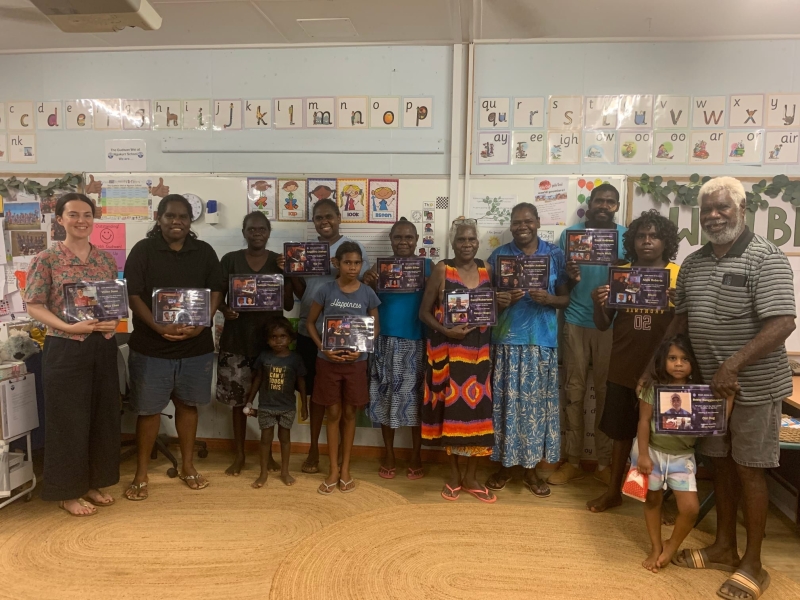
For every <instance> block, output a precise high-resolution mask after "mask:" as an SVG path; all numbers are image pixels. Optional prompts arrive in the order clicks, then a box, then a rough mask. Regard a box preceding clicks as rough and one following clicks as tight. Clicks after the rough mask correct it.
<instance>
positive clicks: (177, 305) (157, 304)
mask: <svg viewBox="0 0 800 600" xmlns="http://www.w3.org/2000/svg"><path fill="white" fill-rule="evenodd" d="M153 320H154V321H155V322H156V323H158V324H159V325H172V324H173V323H174V324H176V325H186V326H196V327H208V326H210V325H211V290H209V289H198V288H160V289H157V290H153Z"/></svg>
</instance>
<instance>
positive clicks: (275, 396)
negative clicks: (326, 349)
mask: <svg viewBox="0 0 800 600" xmlns="http://www.w3.org/2000/svg"><path fill="white" fill-rule="evenodd" d="M253 369H261V387H260V388H259V390H258V408H260V409H262V410H271V411H289V410H297V403H296V401H295V394H294V389H295V384H296V383H297V378H298V377H305V375H306V367H305V365H304V364H303V360H302V359H301V358H300V355H299V354H297V353H295V352H292V353H291V354H290V355H289V356H276V355H275V354H272V353H271V352H262V353H261V354H260V355H259V356H258V358H257V359H256V362H255V364H254V365H253Z"/></svg>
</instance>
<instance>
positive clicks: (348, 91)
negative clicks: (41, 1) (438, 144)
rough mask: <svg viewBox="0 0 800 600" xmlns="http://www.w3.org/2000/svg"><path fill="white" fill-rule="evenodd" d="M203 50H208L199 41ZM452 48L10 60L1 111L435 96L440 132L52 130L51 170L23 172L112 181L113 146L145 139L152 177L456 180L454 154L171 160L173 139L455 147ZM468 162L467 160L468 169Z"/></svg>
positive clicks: (43, 146) (44, 161) (43, 157)
mask: <svg viewBox="0 0 800 600" xmlns="http://www.w3.org/2000/svg"><path fill="white" fill-rule="evenodd" d="M198 41H199V42H202V40H198ZM452 63H453V48H452V46H370V47H330V48H296V49H295V48H291V49H290V48H287V49H253V50H174V51H173V50H164V51H135V52H87V53H52V54H20V55H2V56H0V73H3V85H2V86H1V87H0V102H4V101H5V102H9V101H22V100H30V101H34V102H37V101H47V100H74V99H76V98H128V99H150V100H154V99H157V98H161V99H163V98H176V99H200V98H207V99H215V98H216V99H223V98H226V99H230V98H234V99H236V98H285V97H308V96H432V97H433V105H434V108H433V111H432V112H433V114H432V127H431V128H429V129H425V130H410V129H404V128H403V127H399V128H397V129H391V130H388V129H367V130H358V131H342V130H338V129H332V130H322V131H319V130H307V129H303V130H290V131H287V130H280V131H277V130H274V129H272V130H268V131H180V132H177V133H175V134H166V133H164V132H163V131H136V132H133V131H109V132H104V131H85V132H84V131H67V130H64V129H62V130H57V131H41V132H37V146H38V152H39V161H38V163H37V164H32V165H10V166H12V167H13V169H14V170H15V171H18V172H44V171H74V172H81V171H89V172H97V171H105V170H106V168H105V158H104V140H105V139H127V138H137V139H144V140H145V141H146V143H147V149H148V156H147V169H148V171H163V172H171V173H183V172H195V173H197V172H201V173H208V172H253V173H260V172H264V171H271V172H285V173H300V172H312V173H376V174H444V173H449V168H450V157H449V154H446V153H442V154H441V155H435V156H419V155H413V154H395V155H383V154H329V155H326V154H243V153H211V154H205V153H202V154H197V153H192V154H162V153H161V152H160V148H161V143H162V140H163V139H164V138H167V137H180V138H201V139H202V138H205V139H208V138H212V139H213V138H217V137H223V136H224V138H225V139H237V140H241V141H242V143H256V142H260V141H263V143H264V145H266V146H269V145H270V144H280V143H281V142H284V141H286V140H298V141H301V143H302V144H308V147H313V145H314V143H315V140H322V139H324V140H334V141H335V142H336V145H337V146H338V147H340V148H341V149H343V150H348V151H356V150H358V149H359V143H360V142H362V141H363V140H381V139H386V138H391V139H401V140H443V142H444V146H445V148H446V150H445V152H447V151H449V148H447V143H448V141H449V138H450V124H451V123H450V114H451V93H450V89H451V87H452ZM461 164H463V161H461Z"/></svg>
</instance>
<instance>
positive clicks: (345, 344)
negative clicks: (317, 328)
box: [322, 315, 375, 352]
mask: <svg viewBox="0 0 800 600" xmlns="http://www.w3.org/2000/svg"><path fill="white" fill-rule="evenodd" d="M374 346H375V318H374V317H362V316H358V315H342V316H331V317H325V324H324V329H323V332H322V349H323V350H349V351H351V352H372V351H373V349H374Z"/></svg>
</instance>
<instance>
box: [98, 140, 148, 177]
mask: <svg viewBox="0 0 800 600" xmlns="http://www.w3.org/2000/svg"><path fill="white" fill-rule="evenodd" d="M145 170H147V154H146V148H145V143H144V140H106V171H111V172H114V171H116V172H123V173H126V172H134V171H145Z"/></svg>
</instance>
